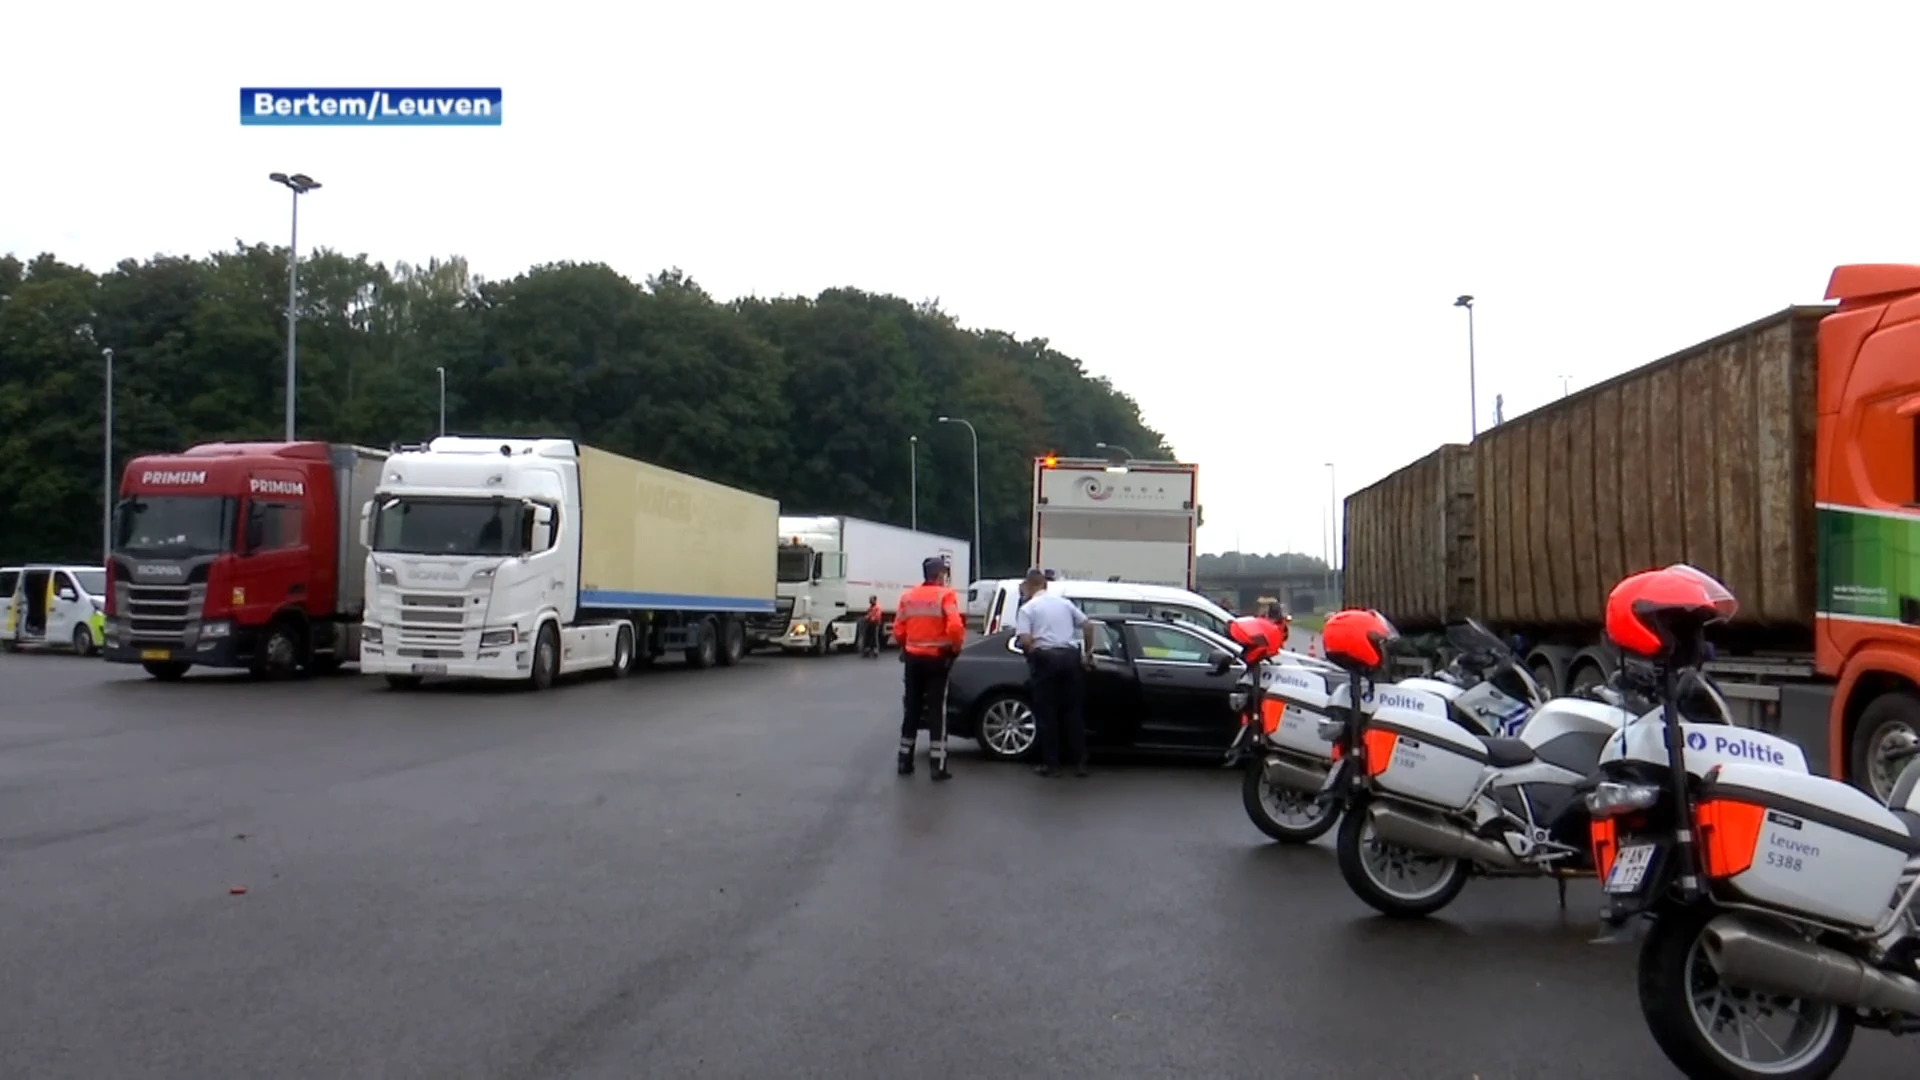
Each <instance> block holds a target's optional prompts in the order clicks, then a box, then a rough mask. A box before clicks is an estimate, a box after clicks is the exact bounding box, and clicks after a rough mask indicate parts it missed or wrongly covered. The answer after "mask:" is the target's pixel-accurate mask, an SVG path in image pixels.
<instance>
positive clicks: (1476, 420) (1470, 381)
mask: <svg viewBox="0 0 1920 1080" xmlns="http://www.w3.org/2000/svg"><path fill="white" fill-rule="evenodd" d="M1453 306H1454V307H1463V308H1466V309H1467V398H1468V408H1469V410H1470V411H1471V412H1472V413H1473V421H1472V423H1471V424H1470V425H1469V431H1470V432H1471V434H1472V437H1473V438H1476V439H1477V438H1479V437H1480V390H1479V388H1478V387H1477V386H1475V385H1474V362H1473V297H1471V296H1467V295H1464V294H1462V295H1461V296H1460V297H1459V298H1458V299H1456V300H1455V301H1454V302H1453Z"/></svg>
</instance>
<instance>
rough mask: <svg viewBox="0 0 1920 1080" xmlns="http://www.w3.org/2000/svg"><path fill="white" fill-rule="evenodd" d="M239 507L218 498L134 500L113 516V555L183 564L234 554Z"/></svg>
mask: <svg viewBox="0 0 1920 1080" xmlns="http://www.w3.org/2000/svg"><path fill="white" fill-rule="evenodd" d="M237 505H238V503H237V502H236V500H234V499H229V498H223V497H221V496H218V495H135V496H133V497H131V498H128V499H123V500H121V502H120V505H119V506H117V507H115V508H114V511H113V549H114V550H115V551H118V552H122V553H125V554H129V555H149V556H169V557H173V558H186V557H189V556H194V555H218V554H220V553H221V552H225V551H231V550H233V533H234V518H235V511H236V507H237Z"/></svg>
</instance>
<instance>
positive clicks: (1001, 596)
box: [981, 578, 1233, 634]
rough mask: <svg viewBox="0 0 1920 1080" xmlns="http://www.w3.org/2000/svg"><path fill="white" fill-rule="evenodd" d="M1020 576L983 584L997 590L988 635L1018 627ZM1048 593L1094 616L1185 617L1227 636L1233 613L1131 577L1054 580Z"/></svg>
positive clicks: (1181, 591)
mask: <svg viewBox="0 0 1920 1080" xmlns="http://www.w3.org/2000/svg"><path fill="white" fill-rule="evenodd" d="M1020 581H1021V579H1020V578H1007V579H1005V580H1003V581H998V582H991V581H989V582H982V583H981V584H982V587H983V588H989V589H992V590H993V591H992V592H991V593H990V594H989V595H988V597H987V607H986V616H985V617H986V623H985V625H984V626H983V627H982V628H981V630H982V632H983V633H987V634H993V633H997V632H999V631H1001V630H1006V629H1009V628H1010V627H1012V626H1013V616H1014V613H1015V612H1017V611H1019V609H1020ZM1047 591H1048V592H1050V593H1052V594H1054V595H1055V596H1064V597H1066V598H1067V599H1069V600H1071V601H1073V603H1074V606H1075V607H1077V608H1079V609H1080V610H1081V611H1084V612H1086V613H1087V614H1089V615H1133V616H1137V617H1140V618H1145V619H1167V618H1174V619H1185V620H1186V621H1187V622H1190V623H1193V624H1194V625H1196V626H1199V627H1200V628H1201V629H1203V630H1210V631H1212V632H1213V633H1215V634H1225V633H1226V632H1227V624H1228V623H1230V622H1232V621H1233V616H1232V614H1230V613H1229V612H1228V611H1227V609H1225V608H1223V607H1221V606H1220V605H1219V604H1216V603H1214V602H1213V601H1211V600H1209V599H1207V598H1206V597H1204V596H1201V595H1200V594H1199V593H1196V592H1188V591H1187V590H1185V589H1176V588H1173V587H1171V586H1167V585H1139V584H1135V583H1133V582H1128V581H1049V582H1047Z"/></svg>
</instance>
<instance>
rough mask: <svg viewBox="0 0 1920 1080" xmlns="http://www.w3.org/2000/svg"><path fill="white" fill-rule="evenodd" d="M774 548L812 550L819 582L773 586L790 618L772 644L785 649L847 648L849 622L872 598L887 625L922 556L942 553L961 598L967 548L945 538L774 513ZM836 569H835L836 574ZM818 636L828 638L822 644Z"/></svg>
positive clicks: (914, 580) (916, 580)
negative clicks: (876, 600)
mask: <svg viewBox="0 0 1920 1080" xmlns="http://www.w3.org/2000/svg"><path fill="white" fill-rule="evenodd" d="M779 542H780V543H779V547H784V548H791V547H792V546H793V545H794V544H796V543H797V544H803V545H806V546H807V547H809V548H812V549H813V550H814V551H815V552H816V553H817V554H818V555H820V556H823V558H821V559H820V560H819V562H820V567H819V569H820V570H821V574H820V578H821V580H820V583H819V584H817V585H816V584H814V583H813V581H812V579H811V578H809V579H808V580H806V581H783V582H781V583H780V586H779V591H780V604H781V610H782V611H783V612H785V613H786V614H787V615H788V617H789V620H790V625H789V626H787V627H784V628H783V630H784V633H782V634H781V636H780V638H779V639H778V641H779V644H780V645H782V646H783V647H785V648H789V649H807V648H825V647H827V646H829V645H851V644H852V643H853V640H854V629H855V627H854V626H853V624H854V623H856V622H857V621H858V619H859V618H860V617H861V615H863V614H864V613H865V611H866V610H867V598H868V597H870V596H871V597H878V598H879V600H880V611H881V614H882V616H883V617H884V622H883V625H885V626H888V627H891V626H892V623H893V616H894V614H895V608H896V607H897V606H898V604H899V601H900V594H901V593H903V592H905V591H906V590H908V589H910V588H912V587H913V586H915V585H918V584H920V579H921V570H920V564H921V563H922V562H923V561H924V560H926V559H927V558H928V557H929V556H938V557H942V558H945V559H946V560H947V562H948V564H949V565H950V566H951V567H952V568H953V575H952V579H951V581H952V585H953V587H954V589H955V590H956V591H958V592H959V593H960V594H962V595H965V593H966V589H967V583H968V582H967V579H968V571H969V569H970V566H971V562H970V560H971V558H972V554H973V552H972V548H971V546H969V545H968V544H967V543H966V541H964V540H957V539H955V538H953V537H950V536H935V535H933V534H931V533H924V532H916V531H914V530H912V529H903V528H901V527H899V526H897V525H886V524H882V523H880V522H877V521H867V520H864V519H862V518H855V517H846V516H841V515H821V516H799V515H795V516H785V517H782V518H780V532H779ZM836 571H837V572H836ZM822 633H826V634H828V635H830V639H829V640H828V641H827V642H826V643H825V644H822V643H821V642H820V641H819V640H818V638H819V635H820V634H822Z"/></svg>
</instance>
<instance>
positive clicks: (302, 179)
mask: <svg viewBox="0 0 1920 1080" xmlns="http://www.w3.org/2000/svg"><path fill="white" fill-rule="evenodd" d="M267 179H269V180H271V181H273V182H274V183H276V184H281V185H284V186H285V187H286V188H287V190H289V191H291V192H293V235H292V237H291V238H290V239H289V240H288V241H287V438H286V441H287V442H292V441H293V377H294V331H295V328H296V327H297V326H298V325H299V322H300V196H302V195H305V194H306V193H307V192H309V191H314V190H317V189H318V188H319V187H320V181H318V180H315V179H314V178H313V177H311V176H308V175H307V174H306V173H294V174H293V175H291V176H289V175H287V174H286V173H270V174H268V176H267Z"/></svg>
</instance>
